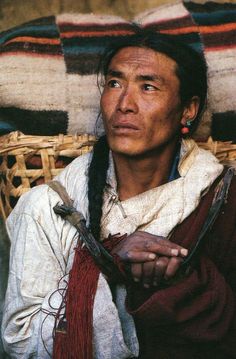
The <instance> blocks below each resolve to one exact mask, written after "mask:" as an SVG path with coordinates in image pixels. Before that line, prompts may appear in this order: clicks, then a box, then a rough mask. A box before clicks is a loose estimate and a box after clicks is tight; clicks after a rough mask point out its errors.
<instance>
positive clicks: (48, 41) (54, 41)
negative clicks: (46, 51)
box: [4, 36, 60, 45]
mask: <svg viewBox="0 0 236 359" xmlns="http://www.w3.org/2000/svg"><path fill="white" fill-rule="evenodd" d="M15 42H30V43H33V44H43V45H60V40H59V39H49V38H40V37H31V36H19V37H16V38H14V39H11V40H9V41H6V42H5V44H4V45H7V44H10V43H15Z"/></svg>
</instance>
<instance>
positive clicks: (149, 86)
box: [143, 84, 157, 91]
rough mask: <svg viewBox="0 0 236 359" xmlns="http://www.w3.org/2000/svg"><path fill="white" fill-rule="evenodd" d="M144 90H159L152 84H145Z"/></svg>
mask: <svg viewBox="0 0 236 359" xmlns="http://www.w3.org/2000/svg"><path fill="white" fill-rule="evenodd" d="M143 89H144V90H145V91H155V90H157V88H156V87H155V86H153V85H150V84H144V85H143Z"/></svg>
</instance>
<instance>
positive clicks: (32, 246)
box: [2, 189, 75, 358]
mask: <svg viewBox="0 0 236 359" xmlns="http://www.w3.org/2000/svg"><path fill="white" fill-rule="evenodd" d="M46 192H47V189H46V190H45V189H42V191H41V190H40V189H39V190H37V191H36V192H34V194H33V195H32V196H31V195H28V194H27V196H26V197H25V198H24V199H23V202H22V201H21V202H20V203H19V205H18V206H17V208H16V210H15V211H14V212H13V213H12V215H11V216H10V218H9V220H8V223H7V228H8V232H9V237H10V239H11V255H10V272H9V280H8V289H7V294H6V302H5V309H4V316H3V325H2V334H3V342H4V346H5V350H6V351H7V352H8V353H9V354H10V355H11V356H12V357H13V358H28V357H30V355H33V357H34V356H35V357H37V358H47V357H48V354H47V350H48V351H49V353H50V352H51V351H52V330H53V326H54V316H53V313H54V314H55V311H56V309H55V308H57V307H58V306H59V305H60V303H61V299H62V298H61V296H60V295H58V294H57V292H55V295H52V294H53V292H54V291H56V290H57V288H58V282H59V280H60V279H61V278H62V277H63V275H65V273H66V259H67V258H66V254H67V253H68V249H69V242H68V244H67V246H68V248H66V247H64V248H63V246H65V242H63V238H64V239H65V238H67V240H68V238H73V236H74V235H75V230H74V229H73V228H71V227H70V226H68V225H67V224H63V223H62V222H58V221H56V222H54V220H55V218H52V214H51V208H50V203H49V200H48V197H47V193H46ZM27 201H29V202H30V203H29V206H27V205H26V202H27ZM41 204H42V205H43V206H41ZM34 206H35V208H37V210H35V209H33V208H31V207H34ZM31 210H32V211H31ZM30 211H31V212H32V215H30V214H29V213H30ZM53 219H54V220H53ZM59 232H61V236H60V235H59ZM51 295H52V297H51ZM51 306H53V308H51ZM50 312H51V313H50ZM44 346H45V347H46V348H47V350H46V349H45V347H44Z"/></svg>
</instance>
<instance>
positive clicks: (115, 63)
mask: <svg viewBox="0 0 236 359" xmlns="http://www.w3.org/2000/svg"><path fill="white" fill-rule="evenodd" d="M176 69H177V64H176V62H175V61H174V60H172V59H171V58H169V57H168V56H166V55H165V54H163V53H160V52H157V51H154V50H152V49H149V48H141V47H140V48H139V47H126V48H123V49H121V50H119V51H118V53H116V54H115V55H114V57H113V58H112V60H111V62H110V64H109V68H108V73H107V74H108V75H112V76H118V77H121V75H122V73H124V72H125V71H134V72H136V73H137V75H138V76H142V77H152V78H156V79H158V78H160V73H164V72H166V71H167V72H170V73H172V74H176Z"/></svg>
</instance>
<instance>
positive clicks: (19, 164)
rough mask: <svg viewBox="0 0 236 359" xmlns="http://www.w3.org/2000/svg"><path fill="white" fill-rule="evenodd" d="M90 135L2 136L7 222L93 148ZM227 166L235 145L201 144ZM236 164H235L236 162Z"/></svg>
mask: <svg viewBox="0 0 236 359" xmlns="http://www.w3.org/2000/svg"><path fill="white" fill-rule="evenodd" d="M95 141H96V139H95V137H94V136H90V135H77V136H70V135H58V136H28V135H24V134H22V133H20V132H12V133H10V134H9V135H6V136H2V137H0V156H1V157H0V176H1V180H0V213H1V214H2V216H3V218H4V219H5V218H6V217H7V216H8V215H9V213H10V212H11V210H12V208H13V207H14V205H15V204H16V202H17V200H18V199H19V197H20V196H21V195H22V194H23V193H25V192H27V191H28V190H29V189H30V188H32V187H34V186H36V185H38V184H40V183H45V182H48V181H50V180H51V179H52V178H53V177H55V176H56V175H58V174H59V173H60V172H61V171H62V169H63V168H64V167H65V166H66V165H67V164H68V163H69V162H71V161H72V159H74V158H75V157H77V156H80V155H82V154H84V153H87V152H88V151H90V150H91V149H92V146H93V145H94V143H95ZM198 144H199V145H200V147H202V148H205V149H208V150H210V151H212V152H213V153H214V154H215V155H216V156H217V157H218V158H219V160H220V161H221V162H223V163H232V164H235V163H236V145H233V144H232V143H231V142H217V141H212V139H211V138H209V140H208V142H202V143H201V142H199V143H198ZM234 161H235V162H234Z"/></svg>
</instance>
